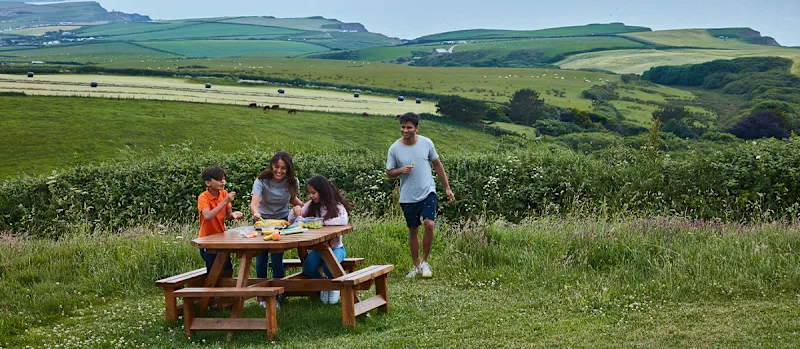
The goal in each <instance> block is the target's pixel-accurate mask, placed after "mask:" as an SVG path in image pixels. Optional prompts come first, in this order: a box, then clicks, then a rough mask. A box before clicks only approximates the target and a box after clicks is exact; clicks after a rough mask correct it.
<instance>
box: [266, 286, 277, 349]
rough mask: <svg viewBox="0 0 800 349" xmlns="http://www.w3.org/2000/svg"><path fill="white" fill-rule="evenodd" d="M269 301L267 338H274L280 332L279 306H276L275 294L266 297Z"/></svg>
mask: <svg viewBox="0 0 800 349" xmlns="http://www.w3.org/2000/svg"><path fill="white" fill-rule="evenodd" d="M265 302H267V309H266V312H267V338H269V340H272V338H274V337H275V334H276V333H278V318H277V316H278V315H277V310H278V309H277V307H276V306H275V296H270V297H266V300H265Z"/></svg>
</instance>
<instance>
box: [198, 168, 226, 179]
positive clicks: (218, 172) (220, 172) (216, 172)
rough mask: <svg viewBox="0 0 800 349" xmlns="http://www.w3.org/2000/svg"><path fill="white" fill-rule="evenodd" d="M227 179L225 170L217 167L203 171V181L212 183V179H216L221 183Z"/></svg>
mask: <svg viewBox="0 0 800 349" xmlns="http://www.w3.org/2000/svg"><path fill="white" fill-rule="evenodd" d="M223 178H225V170H224V169H223V168H222V167H219V166H217V165H214V166H209V167H206V168H205V169H204V170H203V181H204V182H205V181H210V180H212V179H216V180H218V181H221V180H222V179H223Z"/></svg>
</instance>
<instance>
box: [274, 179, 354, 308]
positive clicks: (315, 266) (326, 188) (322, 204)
mask: <svg viewBox="0 0 800 349" xmlns="http://www.w3.org/2000/svg"><path fill="white" fill-rule="evenodd" d="M306 189H307V190H308V196H309V198H310V199H311V200H309V201H308V202H306V203H305V204H304V205H303V209H302V216H300V217H297V218H302V217H321V218H323V221H322V224H323V225H347V221H348V219H347V214H348V212H350V211H352V210H353V203H352V202H350V200H347V199H346V198H345V197H344V196H342V194H341V193H340V192H339V189H338V188H336V186H335V185H333V184H332V183H331V182H329V181H328V179H326V178H325V177H323V176H314V177H311V179H309V180H308V184H307V185H306ZM291 216H294V212H292V214H291V215H290V217H289V221H290V222H292V221H294V217H291ZM330 247H331V249H332V250H333V254H334V255H335V256H336V260H337V261H338V262H339V263H341V262H342V261H343V260H344V257H345V250H344V244H342V237H341V236H339V237H336V238H334V239H332V240H330ZM320 266H322V267H323V270H324V271H325V274H326V275H327V276H328V278H332V277H333V276H332V275H331V272H330V270H328V267H327V266H325V263H324V261H323V260H322V256H321V255H320V254H319V251H316V250H311V251H308V256H306V260H305V262H304V263H303V274H305V275H306V277H307V278H309V279H321V278H323V276H322V274H320V272H319V267H320ZM340 296H341V294H340V292H339V291H322V292H320V296H319V297H320V299H321V300H322V303H325V304H336V303H338V302H339V298H340Z"/></svg>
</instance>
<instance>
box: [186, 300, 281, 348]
mask: <svg viewBox="0 0 800 349" xmlns="http://www.w3.org/2000/svg"><path fill="white" fill-rule="evenodd" d="M281 293H283V287H187V288H183V289H180V290H177V291H175V292H174V295H175V297H182V298H183V300H184V301H183V304H192V301H191V300H192V299H199V298H207V297H240V298H243V299H247V298H252V297H263V298H264V301H265V302H266V303H267V309H266V321H265V320H262V319H247V318H245V319H242V318H238V317H232V318H195V317H194V307H193V306H184V307H183V327H184V330H185V332H186V337H192V336H193V335H194V331H206V330H217V331H234V330H240V331H264V330H266V331H267V337H268V338H269V339H272V338H273V337H274V336H275V333H277V332H278V320H277V317H276V310H277V309H276V306H275V296H277V295H279V294H281Z"/></svg>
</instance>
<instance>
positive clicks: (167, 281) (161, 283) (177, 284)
mask: <svg viewBox="0 0 800 349" xmlns="http://www.w3.org/2000/svg"><path fill="white" fill-rule="evenodd" d="M206 275H207V274H206V268H200V269H196V270H192V271H189V272H185V273H183V274H180V275H175V276H172V277H168V278H164V279H161V280H158V281H156V286H158V287H161V288H162V289H164V304H165V305H166V309H167V321H176V320H178V313H179V312H180V311H182V310H183V304H180V305H179V304H178V301H177V298H176V297H175V290H177V289H181V288H183V287H184V286H202V285H203V283H204V282H205V280H206Z"/></svg>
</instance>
